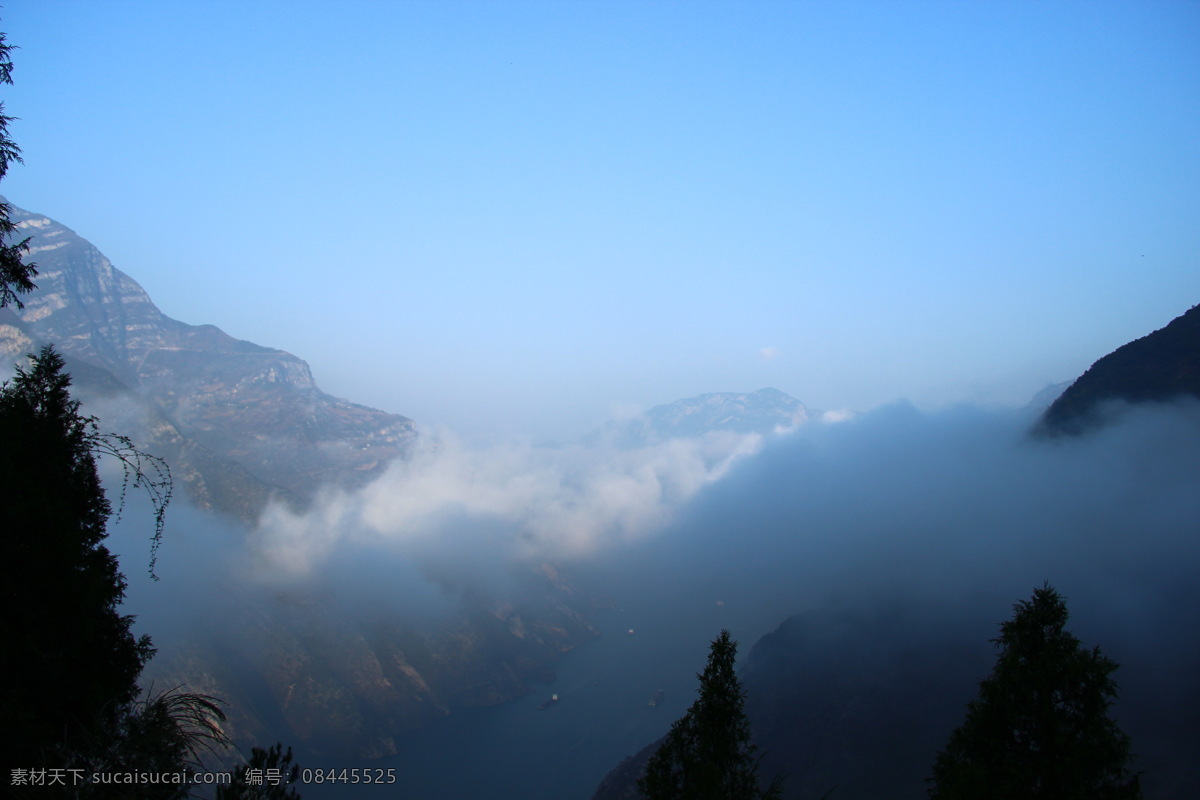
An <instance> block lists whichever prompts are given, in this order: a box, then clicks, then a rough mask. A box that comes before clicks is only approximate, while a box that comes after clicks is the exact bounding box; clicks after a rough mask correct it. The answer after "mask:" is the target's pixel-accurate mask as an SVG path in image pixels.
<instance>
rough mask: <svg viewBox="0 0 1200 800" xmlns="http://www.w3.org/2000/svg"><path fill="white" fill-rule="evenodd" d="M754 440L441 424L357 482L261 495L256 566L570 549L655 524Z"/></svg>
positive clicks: (587, 548)
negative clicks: (487, 434) (512, 437)
mask: <svg viewBox="0 0 1200 800" xmlns="http://www.w3.org/2000/svg"><path fill="white" fill-rule="evenodd" d="M761 444H762V437H760V436H758V435H753V434H751V435H742V434H733V433H728V432H717V433H710V434H707V435H705V436H703V437H698V438H691V439H675V440H671V441H668V442H664V443H661V444H656V445H653V446H650V447H643V448H638V449H621V448H617V447H610V446H596V447H585V446H571V447H558V448H549V447H533V446H529V445H523V444H520V445H518V444H510V445H500V446H493V447H487V448H472V447H468V446H467V445H465V444H463V443H462V442H461V441H459V440H457V439H455V438H454V437H452V436H448V435H445V436H442V437H440V438H438V439H436V440H433V439H426V440H424V441H422V442H421V444H420V445H419V446H418V448H417V450H416V452H414V453H413V454H412V455H411V457H410V458H408V459H406V460H403V461H397V462H395V463H393V464H392V465H391V466H390V467H389V468H388V470H387V471H386V472H385V473H384V474H383V475H382V476H381V477H380V478H378V479H377V480H375V481H374V482H373V483H371V484H370V485H368V486H366V487H364V488H362V489H359V490H355V491H352V492H348V491H331V492H327V493H326V494H324V495H323V496H322V497H321V498H320V499H319V501H318V502H317V503H316V504H315V505H314V507H313V508H312V509H311V510H309V511H306V512H303V513H297V512H294V511H292V510H290V509H288V508H286V507H285V506H283V505H278V504H277V505H273V506H271V507H270V508H269V509H268V510H267V511H266V512H265V513H264V515H263V516H262V518H261V520H260V522H259V526H258V530H257V532H256V534H255V547H256V550H257V555H258V558H259V561H260V564H261V567H262V569H263V570H265V571H267V572H276V573H283V574H290V575H300V574H303V573H306V572H308V571H311V570H312V569H314V568H315V567H317V566H318V565H320V564H321V563H322V562H323V561H325V560H326V559H328V558H329V557H330V555H331V554H332V553H334V552H335V551H336V550H337V549H338V548H339V547H341V546H343V545H346V544H353V545H356V546H360V547H376V548H379V549H381V550H384V551H390V552H393V553H396V554H402V555H409V556H413V557H415V558H429V557H433V556H435V555H437V554H438V553H439V552H443V551H446V550H447V549H450V548H463V549H464V553H460V555H463V554H465V553H466V552H469V551H470V550H472V549H479V548H485V549H487V550H489V551H490V552H491V554H492V555H493V556H495V557H498V558H499V559H500V560H501V562H511V561H515V560H521V561H527V560H534V559H553V560H578V559H581V558H584V557H586V556H588V555H591V554H594V553H596V552H597V551H598V550H601V549H606V548H609V547H612V546H614V545H617V544H619V543H622V542H629V541H633V540H637V539H639V538H641V537H644V536H646V535H648V534H649V533H651V532H653V531H655V530H658V529H661V528H663V527H665V526H666V525H667V524H669V523H670V521H671V520H672V519H673V518H674V515H675V513H676V511H677V510H678V509H679V508H680V507H682V506H683V505H684V504H685V503H687V502H688V501H689V500H690V499H691V498H692V497H693V496H694V495H695V494H696V493H697V492H699V491H700V490H701V489H702V488H704V487H705V486H707V485H709V484H711V483H713V482H714V481H716V480H719V479H720V478H721V477H723V476H724V475H725V474H726V473H727V472H728V471H729V469H730V468H731V467H732V465H733V464H735V463H736V462H737V461H738V460H740V459H742V458H745V457H747V456H749V455H751V454H753V453H754V452H756V451H757V450H758V449H759V447H760V446H761Z"/></svg>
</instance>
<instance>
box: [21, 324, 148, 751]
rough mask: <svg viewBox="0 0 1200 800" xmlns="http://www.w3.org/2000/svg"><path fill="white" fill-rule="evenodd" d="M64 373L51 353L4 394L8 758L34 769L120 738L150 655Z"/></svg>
mask: <svg viewBox="0 0 1200 800" xmlns="http://www.w3.org/2000/svg"><path fill="white" fill-rule="evenodd" d="M62 370H63V360H62V357H61V356H59V355H58V353H56V352H54V350H53V349H52V348H50V347H46V348H45V349H43V350H42V352H41V354H40V355H39V356H37V357H34V358H33V359H32V362H31V365H30V367H29V368H28V371H26V370H25V369H18V372H17V375H16V377H15V378H14V379H13V380H12V382H11V383H6V384H5V385H4V387H3V389H2V390H0V508H2V509H3V511H4V533H3V547H4V558H3V559H2V563H3V567H2V569H3V573H2V574H3V577H2V578H0V591H2V592H3V605H4V609H5V613H4V615H3V620H4V621H3V634H2V635H3V641H4V647H3V648H0V649H2V650H3V653H4V655H3V662H4V670H3V673H4V675H5V688H6V693H8V694H9V695H10V697H9V700H8V702H6V703H5V705H6V711H7V713H6V714H5V716H6V718H7V723H6V725H5V728H6V734H8V735H9V736H10V737H11V738H12V740H13V741H12V743H11V745H10V746H9V747H8V748H6V751H5V755H6V756H8V758H9V760H10V761H14V762H19V763H28V764H29V765H30V766H34V765H37V764H39V763H43V758H44V754H48V753H49V752H50V751H51V750H57V749H59V748H63V747H66V748H70V747H73V746H75V745H76V743H81V742H83V741H87V740H91V739H94V738H95V736H96V731H98V730H109V729H112V728H113V726H115V725H116V723H117V720H118V718H119V714H120V710H121V708H122V707H123V706H125V705H127V704H129V703H131V702H133V700H134V699H135V696H136V695H137V692H138V687H137V677H138V674H139V673H140V672H141V669H142V665H143V664H145V662H146V660H147V659H148V658H150V656H151V654H153V652H154V650H153V649H152V648H151V646H150V639H149V638H148V637H145V636H142V637H141V638H135V637H134V635H133V633H132V632H131V631H130V625H131V624H132V622H133V618H132V617H130V616H127V615H122V614H121V613H120V610H119V608H118V607H119V605H120V603H121V600H122V599H123V597H124V596H125V585H126V584H125V578H124V577H123V576H122V575H121V573H120V571H119V569H118V565H117V559H116V557H115V556H113V554H112V553H110V552H109V551H108V548H107V547H105V546H104V539H105V536H106V532H105V524H106V522H107V520H108V517H109V514H110V512H111V508H110V506H109V503H108V500H107V499H106V498H105V496H104V491H103V488H102V487H101V485H100V478H99V477H98V476H97V474H96V462H95V459H94V457H93V455H92V451H91V442H92V440H93V438H94V436H95V435H96V431H95V422H94V420H92V419H91V418H89V417H84V416H83V415H81V414H80V413H79V402H78V401H76V400H73V399H71V396H70V394H69V392H68V386H69V385H70V382H71V379H70V376H69V375H67V374H66V373H65V372H63V371H62Z"/></svg>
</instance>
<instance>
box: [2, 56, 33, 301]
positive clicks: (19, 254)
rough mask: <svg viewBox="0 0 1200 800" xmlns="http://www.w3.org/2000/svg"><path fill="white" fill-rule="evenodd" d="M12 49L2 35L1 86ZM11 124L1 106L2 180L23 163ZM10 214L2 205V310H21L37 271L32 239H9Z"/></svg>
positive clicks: (8, 79)
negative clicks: (29, 259)
mask: <svg viewBox="0 0 1200 800" xmlns="http://www.w3.org/2000/svg"><path fill="white" fill-rule="evenodd" d="M12 49H13V47H12V45H10V44H8V43H7V42H6V41H5V35H4V34H3V33H0V83H7V84H10V85H11V84H12V70H13V64H12V58H11V53H12ZM12 121H13V117H9V116H6V115H5V114H4V103H0V180H3V179H4V176H5V175H7V174H8V165H9V164H11V163H12V162H13V161H16V162H18V163H19V162H20V161H21V148H19V147H17V144H16V142H14V141H13V140H12V139H11V138H9V135H8V123H10V122H12ZM11 213H12V208H11V207H10V206H9V205H8V203H3V202H0V308H3V307H4V306H6V305H8V304H9V303H14V304H15V305H16V306H17V308H21V301H20V300H19V299H18V298H17V295H18V294H22V293H24V292H31V291H33V290H34V289H35V288H37V287H36V286H35V285H34V283H33V278H34V276H35V275H37V268H36V267H35V266H34V265H33V264H32V263H30V264H25V263H23V262H22V258H23V257H24V255H25V254H26V253H27V252H29V238H28V237H26V238H25V239H22V240H21V241H19V242H12V243H10V242H9V237H10V236H12V234H14V233H16V231H17V226H16V224H15V223H14V222H13V221H12V218H11V217H10V216H9V215H10V214H11Z"/></svg>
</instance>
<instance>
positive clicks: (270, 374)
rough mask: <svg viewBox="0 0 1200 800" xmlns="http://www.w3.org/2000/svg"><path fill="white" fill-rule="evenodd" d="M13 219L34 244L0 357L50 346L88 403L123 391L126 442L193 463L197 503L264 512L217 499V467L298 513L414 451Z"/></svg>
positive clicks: (80, 244)
mask: <svg viewBox="0 0 1200 800" xmlns="http://www.w3.org/2000/svg"><path fill="white" fill-rule="evenodd" d="M13 221H14V222H16V224H17V226H18V228H19V231H20V233H19V235H21V236H28V237H30V253H29V259H31V260H33V261H35V262H36V263H37V268H38V276H37V278H36V282H37V285H38V288H37V290H36V291H34V292H33V293H31V294H29V295H27V296H24V297H22V302H23V303H24V306H25V307H24V308H23V309H21V310H16V309H10V310H11V311H12V312H13V313H12V314H7V313H6V320H3V321H6V322H7V323H8V324H7V325H6V326H4V330H6V331H8V335H7V336H5V337H4V343H0V344H3V345H4V347H3V349H4V351H5V352H6V353H7V352H8V351H14V352H13V353H9V355H10V356H11V355H13V354H15V353H16V351H19V350H21V349H24V347H27V346H29V345H31V344H32V345H40V344H42V343H53V344H54V345H55V347H57V348H58V349H59V350H60V351H61V352H62V353H63V354H64V356H66V357H67V359H68V365H69V368H70V369H71V371H72V374H73V375H75V377H76V386H77V390H78V391H79V392H80V394H81V395H83V396H84V397H85V398H88V399H91V396H92V395H94V394H96V393H97V391H98V390H99V391H101V392H103V393H104V394H106V395H108V396H110V397H111V396H112V395H114V394H115V393H117V392H119V391H121V390H122V389H128V390H131V391H132V392H133V393H134V394H136V395H137V397H138V398H139V400H140V401H142V403H141V405H142V406H143V407H142V409H141V412H142V413H141V414H140V415H135V416H141V419H129V418H126V419H124V420H123V421H124V422H126V423H129V422H136V423H138V431H135V433H137V432H144V433H146V434H147V438H148V443H149V444H151V445H152V446H153V445H163V446H165V448H166V450H167V452H166V453H164V455H165V456H168V457H170V456H175V457H176V458H179V457H180V456H185V455H188V454H187V453H186V451H189V450H190V451H195V452H194V454H193V455H194V456H195V457H191V455H188V457H186V458H185V459H184V461H183V462H182V463H180V464H179V466H180V468H181V469H182V471H183V472H184V473H185V476H187V477H185V485H187V486H189V487H192V488H195V489H196V490H197V494H196V496H195V498H194V499H197V500H199V501H200V502H201V503H202V504H209V505H212V506H214V507H217V508H221V509H223V510H230V511H234V512H236V513H239V514H243V515H245V514H247V513H250V514H252V513H255V512H257V511H258V510H261V505H262V504H261V502H257V501H250V500H248V499H247V498H246V497H243V496H239V495H244V494H245V492H244V491H238V490H236V487H230V488H231V489H234V493H233V495H232V496H226V492H225V491H223V490H222V489H221V486H222V484H224V483H226V481H224V480H222V479H221V478H220V476H218V475H215V474H209V473H210V472H211V468H213V467H215V466H217V465H218V464H225V463H226V462H231V463H233V464H236V465H238V466H239V467H241V469H242V471H244V472H245V473H247V474H248V476H251V477H252V478H253V480H254V481H257V482H258V483H261V484H262V485H263V487H264V488H263V489H262V490H261V491H259V492H258V493H257V494H259V495H262V496H264V497H265V496H267V495H269V494H271V493H272V490H274V491H275V493H277V494H283V495H285V496H290V497H291V498H292V499H299V500H301V501H304V500H308V499H310V498H311V497H312V496H313V494H314V493H315V491H316V489H317V487H318V486H320V485H322V484H325V483H335V484H339V483H340V484H343V485H345V484H347V483H350V484H353V483H356V482H360V481H361V480H363V479H365V478H367V477H370V476H372V475H374V474H376V473H377V472H378V471H379V470H380V469H381V468H382V466H383V465H384V464H386V463H387V462H388V461H390V460H391V459H393V458H395V457H397V456H399V455H402V454H404V453H405V452H406V451H407V449H408V447H409V446H410V445H411V443H412V441H413V440H414V438H415V436H416V433H415V429H414V426H413V423H412V421H411V420H409V419H407V418H405V417H402V416H399V415H396V414H388V413H385V412H383V411H377V410H375V409H372V408H367V407H365V406H361V405H357V404H354V403H350V402H348V401H346V400H340V399H338V398H335V397H331V396H329V395H327V394H325V393H324V392H322V391H320V389H318V388H317V385H316V383H315V382H314V381H313V377H312V373H311V372H310V371H309V368H308V365H307V364H306V363H305V362H304V361H302V360H301V359H299V358H297V357H296V356H294V355H292V354H291V353H287V352H284V351H282V350H274V349H271V348H268V347H261V346H259V345H256V344H253V343H251V342H246V341H241V340H238V339H234V338H233V337H231V336H229V335H227V334H226V333H224V332H223V331H221V330H220V329H219V328H216V327H214V326H212V325H189V324H186V323H183V322H179V321H178V320H174V319H171V318H170V317H168V316H166V315H165V314H163V313H162V312H161V311H159V309H158V308H157V307H156V306H155V305H154V303H153V302H152V301H151V300H150V297H149V296H148V295H147V294H146V292H145V291H144V290H143V289H142V288H141V286H139V285H138V283H137V282H136V281H135V280H133V279H132V278H130V277H129V276H128V275H126V274H125V273H123V272H121V271H120V270H119V269H116V268H115V267H113V265H112V264H111V263H110V262H109V261H108V259H107V258H105V257H104V255H103V254H102V253H101V252H100V251H99V250H97V249H96V248H95V247H94V246H93V245H91V244H90V243H89V242H87V241H86V240H84V239H83V238H81V237H80V236H78V235H77V234H75V233H74V232H73V231H71V230H70V229H69V228H66V227H65V226H63V225H60V224H59V223H57V222H55V221H54V220H52V219H50V218H48V217H45V216H40V215H36V214H30V213H29V212H26V211H23V210H21V209H19V208H15V207H14V208H13ZM6 311H7V310H6ZM0 322H2V321H0ZM9 329H11V330H9ZM0 333H3V331H0ZM5 343H6V344H5ZM81 362H82V363H85V364H87V365H89V366H91V367H93V368H95V369H94V370H92V372H95V370H103V371H105V372H108V373H110V374H111V379H110V380H108V381H102V383H106V384H107V385H104V386H96V385H94V384H93V382H92V381H91V380H88V378H89V377H95V376H94V375H92V374H91V373H89V375H84V374H83V372H84V371H82V370H81V369H80V368H79V367H78V366H77V365H78V364H79V363H81ZM135 405H136V404H135ZM125 411H126V412H128V411H129V409H125ZM206 462H213V463H206Z"/></svg>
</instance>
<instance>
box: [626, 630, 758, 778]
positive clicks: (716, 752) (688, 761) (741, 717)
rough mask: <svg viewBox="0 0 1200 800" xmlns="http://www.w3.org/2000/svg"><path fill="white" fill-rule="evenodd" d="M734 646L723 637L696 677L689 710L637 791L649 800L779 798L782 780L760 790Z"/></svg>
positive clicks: (726, 634) (725, 634) (726, 633)
mask: <svg viewBox="0 0 1200 800" xmlns="http://www.w3.org/2000/svg"><path fill="white" fill-rule="evenodd" d="M736 657H737V642H735V641H733V640H731V639H730V638H729V631H721V635H720V636H718V637H717V638H716V639H715V640H714V641H713V643H712V648H711V649H710V651H709V655H708V663H707V665H706V666H705V667H704V672H702V673H701V674H700V675H698V676H697V677H699V679H700V692H699V696H698V697H697V698H696V701H695V702H694V703H692V706H691V708H689V709H688V711H687V713H686V714H685V715H684V716H683V717H682V718H681V719H679V720H677V721H676V722H675V723H674V724H673V725H672V726H671V732H670V733H668V734H667V738H666V741H665V742H664V743H663V745H662V746H661V747H660V748H659V749H658V752H656V753H655V754H654V755H653V756H651V758H650V761H649V763H647V765H646V771H645V773H644V774H643V776H642V777H641V778H640V779H639V780H638V789H639V790H640V791H641V793H642V796H643V797H645V798H647V800H757V798H777V797H779V796H780V794H781V792H782V779H781V778H776V779H775V780H774V781H773V782H772V783H771V786H770V787H769V788H768V789H767V790H766V791H765V792H764V791H763V790H761V789H760V788H759V784H758V762H759V759H758V758H757V757H756V756H755V752H756V751H757V749H758V748H757V747H755V745H754V744H753V743H751V741H750V721H749V720H748V719H747V718H746V712H745V703H746V694H745V692H744V691H742V685H741V682H740V681H738V678H737V675H736V674H735V672H734V669H733V666H734V660H735V659H736Z"/></svg>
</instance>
